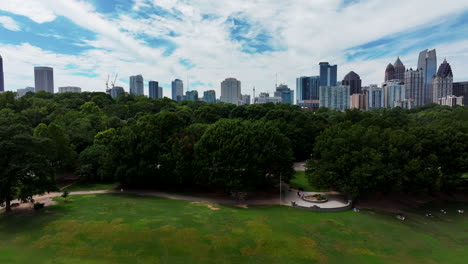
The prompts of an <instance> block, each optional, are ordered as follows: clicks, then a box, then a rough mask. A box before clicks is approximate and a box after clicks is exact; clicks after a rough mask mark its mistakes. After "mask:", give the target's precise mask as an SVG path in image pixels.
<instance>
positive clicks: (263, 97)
mask: <svg viewBox="0 0 468 264" xmlns="http://www.w3.org/2000/svg"><path fill="white" fill-rule="evenodd" d="M282 100H283V98H281V97H279V96H273V97H270V94H269V93H260V95H259V96H258V97H257V98H255V102H256V103H257V104H266V103H274V104H279V103H281V102H282Z"/></svg>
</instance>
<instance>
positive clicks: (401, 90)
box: [382, 79, 406, 108]
mask: <svg viewBox="0 0 468 264" xmlns="http://www.w3.org/2000/svg"><path fill="white" fill-rule="evenodd" d="M382 88H383V92H384V105H383V107H385V108H394V107H397V106H401V105H402V104H403V102H404V101H405V99H406V90H405V85H404V84H403V82H402V81H400V80H398V79H394V80H391V81H387V82H384V84H383V87H382Z"/></svg>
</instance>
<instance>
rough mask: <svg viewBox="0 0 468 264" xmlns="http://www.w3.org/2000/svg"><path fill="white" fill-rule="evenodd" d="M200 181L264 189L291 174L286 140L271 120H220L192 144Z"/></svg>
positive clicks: (232, 188) (233, 188) (241, 188)
mask: <svg viewBox="0 0 468 264" xmlns="http://www.w3.org/2000/svg"><path fill="white" fill-rule="evenodd" d="M195 156H196V160H197V162H198V168H200V171H199V173H198V178H199V179H200V180H199V181H200V182H203V183H204V184H208V185H211V186H216V187H221V188H224V189H226V190H228V191H244V190H253V189H264V188H267V187H269V186H271V185H272V184H273V183H275V182H277V181H278V180H279V177H280V175H281V176H282V177H283V179H284V180H285V181H288V179H289V178H290V177H291V175H292V172H293V171H292V152H291V148H290V142H289V140H288V139H287V138H286V137H285V136H284V135H283V134H282V133H280V132H279V130H278V129H277V127H276V126H275V125H274V124H272V123H270V122H262V121H242V120H228V119H223V120H220V121H218V122H216V123H215V124H214V125H212V126H211V127H210V128H209V129H208V130H207V131H206V132H205V134H204V135H203V136H202V137H201V139H200V141H199V142H198V143H197V144H196V145H195Z"/></svg>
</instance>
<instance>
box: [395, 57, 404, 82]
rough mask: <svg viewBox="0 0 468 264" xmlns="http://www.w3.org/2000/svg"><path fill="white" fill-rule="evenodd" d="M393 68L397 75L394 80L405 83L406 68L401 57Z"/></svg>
mask: <svg viewBox="0 0 468 264" xmlns="http://www.w3.org/2000/svg"><path fill="white" fill-rule="evenodd" d="M393 68H394V69H395V75H394V76H393V79H395V80H399V81H402V82H403V81H404V79H405V71H406V67H405V65H404V64H403V62H401V60H400V57H398V58H397V60H396V61H395V63H394V64H393Z"/></svg>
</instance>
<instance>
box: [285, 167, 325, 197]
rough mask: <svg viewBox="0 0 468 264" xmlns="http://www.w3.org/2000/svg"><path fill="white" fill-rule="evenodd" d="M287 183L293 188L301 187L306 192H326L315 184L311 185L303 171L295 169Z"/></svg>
mask: <svg viewBox="0 0 468 264" xmlns="http://www.w3.org/2000/svg"><path fill="white" fill-rule="evenodd" d="M289 184H290V185H291V187H293V188H294V189H303V190H304V191H306V192H326V191H328V190H326V189H320V188H317V187H315V186H312V185H311V184H310V183H309V180H308V179H307V176H306V175H305V171H296V172H295V173H294V176H293V178H292V180H291V181H289Z"/></svg>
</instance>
